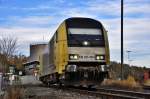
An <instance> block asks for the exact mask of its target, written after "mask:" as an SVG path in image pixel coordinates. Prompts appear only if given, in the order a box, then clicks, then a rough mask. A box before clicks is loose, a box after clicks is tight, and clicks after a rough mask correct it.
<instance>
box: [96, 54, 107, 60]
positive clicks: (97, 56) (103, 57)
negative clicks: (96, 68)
mask: <svg viewBox="0 0 150 99" xmlns="http://www.w3.org/2000/svg"><path fill="white" fill-rule="evenodd" d="M95 58H96V60H104V59H105V56H104V55H96V57H95Z"/></svg>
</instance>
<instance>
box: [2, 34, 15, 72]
mask: <svg viewBox="0 0 150 99" xmlns="http://www.w3.org/2000/svg"><path fill="white" fill-rule="evenodd" d="M16 50H17V38H13V37H2V38H0V68H1V70H3V72H5V71H6V70H7V69H8V64H9V59H11V57H12V56H13V55H14V53H15V52H16Z"/></svg>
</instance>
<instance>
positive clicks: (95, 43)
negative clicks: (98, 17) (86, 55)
mask: <svg viewBox="0 0 150 99" xmlns="http://www.w3.org/2000/svg"><path fill="white" fill-rule="evenodd" d="M68 46H69V47H99V46H104V38H103V35H102V31H101V30H100V29H87V28H69V29H68Z"/></svg>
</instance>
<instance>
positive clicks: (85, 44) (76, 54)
mask: <svg viewBox="0 0 150 99" xmlns="http://www.w3.org/2000/svg"><path fill="white" fill-rule="evenodd" d="M48 45H49V57H47V58H49V65H48V66H45V67H44V66H43V70H42V73H41V76H40V80H41V81H42V82H43V83H45V84H55V83H56V84H65V85H80V86H85V85H86V86H92V85H95V84H100V83H101V82H102V81H103V80H104V79H105V78H108V77H109V76H108V70H107V69H106V68H104V67H107V66H109V61H110V57H109V44H108V38H107V31H106V30H105V28H104V26H103V25H102V23H101V22H99V21H97V20H95V19H91V18H82V17H73V18H68V19H66V20H64V21H63V22H62V23H61V24H60V25H59V27H58V29H57V30H56V32H55V33H54V35H53V37H52V38H51V40H50V42H49V44H48Z"/></svg>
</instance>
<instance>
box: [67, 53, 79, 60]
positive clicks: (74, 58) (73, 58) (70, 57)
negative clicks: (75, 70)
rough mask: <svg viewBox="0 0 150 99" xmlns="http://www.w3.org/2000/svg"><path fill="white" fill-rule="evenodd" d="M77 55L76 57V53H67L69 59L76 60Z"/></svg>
mask: <svg viewBox="0 0 150 99" xmlns="http://www.w3.org/2000/svg"><path fill="white" fill-rule="evenodd" d="M78 58H79V57H78V55H77V54H70V55H69V59H71V60H77V59H78Z"/></svg>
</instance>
